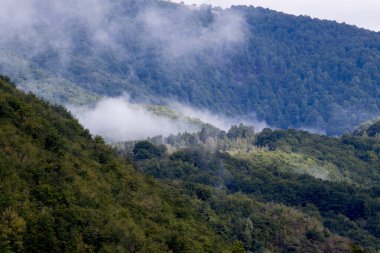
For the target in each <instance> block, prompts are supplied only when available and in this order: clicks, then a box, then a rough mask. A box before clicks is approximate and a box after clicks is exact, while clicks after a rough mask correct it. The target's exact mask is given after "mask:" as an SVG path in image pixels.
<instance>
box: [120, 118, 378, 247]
mask: <svg viewBox="0 0 380 253" xmlns="http://www.w3.org/2000/svg"><path fill="white" fill-rule="evenodd" d="M372 126H376V123H375V124H373V125H372ZM370 129H371V127H370ZM148 141H149V142H147V141H142V142H127V143H119V144H118V145H116V147H117V149H118V152H119V153H120V154H122V155H124V156H129V157H131V158H132V159H134V160H135V162H136V163H137V165H138V168H139V169H140V170H141V171H142V172H144V173H147V174H150V175H152V176H154V177H156V178H158V179H160V180H162V181H164V182H171V181H173V180H174V181H179V182H181V183H183V184H196V185H201V186H203V187H209V188H211V189H214V190H216V191H224V192H226V193H227V194H241V195H242V196H246V197H248V198H251V199H256V200H259V201H260V202H264V203H279V204H283V205H287V206H289V207H292V208H295V209H298V210H300V211H301V212H302V213H304V214H307V215H309V216H310V218H309V219H311V217H313V218H315V219H318V220H320V221H321V223H322V224H323V225H324V227H325V229H327V230H329V231H333V232H334V233H335V234H337V235H339V236H343V237H346V238H349V239H350V240H352V241H353V242H355V243H356V244H358V245H360V246H361V247H364V248H366V249H367V250H368V251H369V252H377V251H378V250H379V245H380V233H379V231H380V220H379V219H378V217H379V214H380V202H379V197H380V195H379V194H380V191H379V187H378V185H379V180H380V170H379V161H380V142H379V140H378V138H372V137H361V136H355V135H345V136H342V137H340V138H337V137H328V136H322V135H317V134H310V133H308V132H305V131H296V130H286V131H284V130H271V129H264V130H263V131H262V132H260V133H255V132H254V129H253V128H252V127H248V126H244V125H240V126H233V127H232V128H231V129H230V130H229V131H228V132H224V131H221V130H215V129H214V131H212V130H210V129H207V128H204V129H202V131H200V132H198V133H193V134H190V133H184V134H179V135H176V136H174V135H172V136H169V137H167V138H162V137H160V136H159V137H156V138H149V139H148ZM210 202H211V203H212V200H211V201H210ZM212 205H213V204H211V206H212ZM235 208H236V207H235ZM231 211H232V212H237V210H231ZM260 219H261V218H260ZM240 231H241V232H239V238H240V240H241V241H242V242H243V243H244V245H245V246H246V247H247V249H249V250H253V251H257V250H259V249H262V248H260V247H257V246H258V244H257V242H252V241H251V239H250V237H245V234H244V233H245V232H243V231H244V230H242V228H240ZM281 249H282V250H284V247H283V248H281ZM296 249H297V250H299V248H297V247H296ZM319 249H320V248H319ZM297 250H296V251H297Z"/></svg>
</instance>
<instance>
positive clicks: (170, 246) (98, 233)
mask: <svg viewBox="0 0 380 253" xmlns="http://www.w3.org/2000/svg"><path fill="white" fill-rule="evenodd" d="M8 81H9V79H7V78H4V77H1V80H0V192H1V194H0V251H1V252H169V251H174V252H209V251H210V250H211V249H212V251H216V252H222V251H223V250H225V252H229V248H231V249H232V248H233V241H228V240H227V239H223V238H222V237H221V236H220V235H217V233H216V231H215V230H213V229H212V228H211V227H210V226H209V225H208V224H207V221H206V219H204V218H203V217H202V216H201V215H200V213H199V212H198V210H197V206H198V205H199V203H198V201H197V200H196V199H194V198H191V197H188V196H186V195H185V194H181V193H176V192H177V190H174V189H171V188H169V187H166V188H164V187H162V186H161V185H160V184H159V183H157V182H155V181H154V180H152V179H151V178H148V177H145V176H143V175H141V174H140V173H138V172H136V170H135V169H134V168H133V166H132V165H131V163H130V162H128V161H127V160H125V159H119V158H117V157H116V156H115V154H114V150H112V149H111V148H110V147H108V146H107V145H105V144H104V143H103V141H102V139H101V138H100V137H95V138H93V137H91V135H90V133H89V132H88V131H87V130H85V129H83V127H82V126H80V125H79V124H78V122H77V121H76V120H74V119H73V118H72V116H71V115H70V114H69V113H68V112H67V111H66V109H64V108H63V107H61V106H50V105H49V104H47V103H46V102H43V101H41V100H38V99H37V98H36V97H35V96H34V95H31V94H28V95H25V94H23V93H22V92H20V91H17V90H16V89H15V88H14V87H12V84H11V83H9V82H8Z"/></svg>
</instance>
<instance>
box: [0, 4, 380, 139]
mask: <svg viewBox="0 0 380 253" xmlns="http://www.w3.org/2000/svg"><path fill="white" fill-rule="evenodd" d="M39 1H40V0H39ZM39 1H37V0H36V1H34V4H32V5H31V6H28V9H25V10H24V9H23V8H24V7H23V6H19V5H12V4H10V5H7V6H5V7H6V8H7V10H8V13H18V12H22V13H23V12H26V13H28V14H30V15H29V16H27V17H28V18H25V19H21V20H14V22H13V23H14V25H12V26H11V27H6V26H5V25H8V24H9V22H8V21H7V20H5V18H4V20H0V25H2V26H4V27H1V28H3V29H2V30H1V31H2V33H4V34H3V36H1V38H2V39H1V40H0V45H1V50H0V53H1V55H2V57H1V59H2V60H1V61H0V63H1V64H0V71H3V73H7V74H8V75H11V76H12V77H13V78H15V79H16V80H17V82H18V83H21V85H22V87H23V88H24V89H26V90H32V91H33V92H35V93H37V94H39V95H41V96H44V97H46V98H48V99H50V100H52V101H63V102H78V101H79V102H80V103H83V101H84V100H87V102H91V101H93V100H94V99H96V97H97V96H98V95H107V96H117V95H120V94H122V93H123V92H128V93H129V94H131V96H132V97H133V98H136V99H141V98H144V99H147V98H148V99H151V100H153V101H156V102H163V100H164V101H165V99H176V100H180V101H184V102H185V103H189V104H191V105H194V106H197V107H201V108H202V107H203V108H208V109H209V110H212V111H214V112H219V113H224V114H229V115H233V116H236V115H240V116H244V117H254V116H255V115H256V116H257V117H258V118H259V119H260V120H265V121H267V123H268V124H269V125H271V126H275V127H281V128H288V127H296V128H302V127H309V128H313V129H315V130H319V131H325V132H327V133H328V134H333V135H335V134H341V133H343V132H346V131H349V130H352V129H353V128H354V127H356V126H357V125H358V124H359V123H360V122H363V121H366V120H369V119H371V118H373V117H374V116H378V115H379V114H380V102H379V99H378V97H379V95H380V89H379V84H380V74H379V73H380V71H379V64H378V62H379V61H380V47H379V45H380V34H379V33H375V32H370V31H367V30H364V29H358V28H356V27H353V26H348V25H344V24H338V23H335V22H330V21H321V20H317V19H311V18H308V17H304V16H300V17H295V16H292V15H286V14H283V13H278V12H274V11H270V10H267V9H262V8H253V7H233V8H232V9H226V10H222V9H219V8H213V9H212V8H210V7H209V6H201V7H199V8H194V7H189V6H183V5H179V4H174V3H168V2H162V1H156V0H145V1H135V0H119V1H97V4H95V5H94V4H91V3H89V2H88V1H83V2H81V3H71V4H70V5H65V4H63V5H62V4H61V5H59V4H49V5H46V6H45V7H44V8H39V6H40V5H39V4H38V3H39ZM57 6H60V8H58V7H57ZM25 8H26V7H25ZM91 13H95V14H96V15H91ZM57 17H60V18H61V21H60V22H56V18H57ZM24 22H25V23H24ZM20 24H21V25H20ZM5 28H6V29H5ZM25 29H26V30H25ZM20 34H24V36H20ZM16 70H20V71H16ZM36 80H37V81H36ZM56 86H59V88H57V87H56ZM62 87H64V88H62ZM66 88H67V89H66Z"/></svg>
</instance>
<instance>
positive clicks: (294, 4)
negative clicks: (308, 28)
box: [172, 0, 380, 31]
mask: <svg viewBox="0 0 380 253" xmlns="http://www.w3.org/2000/svg"><path fill="white" fill-rule="evenodd" d="M181 1H182V0H172V2H181ZM184 2H185V3H186V4H197V5H200V4H202V3H207V4H211V5H213V6H221V7H230V6H231V5H253V6H261V7H265V8H269V9H272V10H277V11H282V12H285V13H289V14H295V15H308V16H311V17H315V18H319V19H328V20H336V21H338V22H345V23H347V24H352V25H356V26H358V27H363V28H367V29H370V30H374V31H380V0H184Z"/></svg>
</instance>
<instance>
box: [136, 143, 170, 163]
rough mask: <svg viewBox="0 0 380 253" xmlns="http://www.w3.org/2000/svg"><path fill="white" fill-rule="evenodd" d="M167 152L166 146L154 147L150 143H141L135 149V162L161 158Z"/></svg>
mask: <svg viewBox="0 0 380 253" xmlns="http://www.w3.org/2000/svg"><path fill="white" fill-rule="evenodd" d="M165 152H166V146H163V145H162V146H158V147H156V146H154V145H153V144H152V143H150V142H148V141H141V142H138V143H136V144H135V147H134V148H133V158H134V159H135V160H145V159H152V158H159V157H161V156H162V155H163V154H164V153H165Z"/></svg>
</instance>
